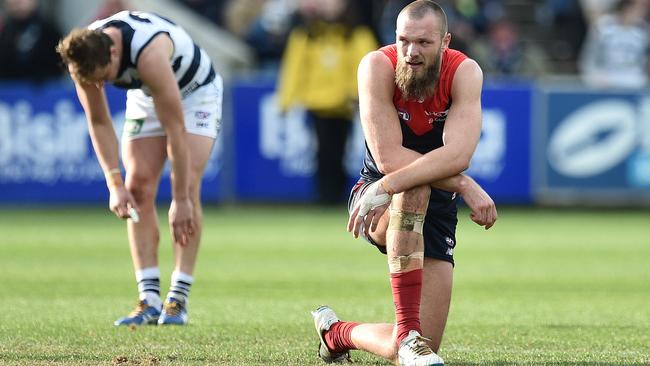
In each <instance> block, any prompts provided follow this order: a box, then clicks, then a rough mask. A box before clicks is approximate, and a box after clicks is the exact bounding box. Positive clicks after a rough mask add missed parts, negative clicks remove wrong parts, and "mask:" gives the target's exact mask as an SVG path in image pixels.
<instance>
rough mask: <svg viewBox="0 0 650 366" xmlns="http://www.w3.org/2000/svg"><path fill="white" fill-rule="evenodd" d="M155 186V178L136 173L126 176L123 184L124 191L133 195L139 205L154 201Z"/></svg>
mask: <svg viewBox="0 0 650 366" xmlns="http://www.w3.org/2000/svg"><path fill="white" fill-rule="evenodd" d="M156 185H157V179H156V178H154V177H148V176H146V175H143V174H138V173H133V174H129V175H127V177H126V182H125V186H126V189H127V190H128V191H129V192H130V193H131V194H132V195H133V198H134V199H135V201H136V202H137V203H138V204H139V205H142V204H144V203H148V202H153V201H154V199H155V198H156V191H157V189H156Z"/></svg>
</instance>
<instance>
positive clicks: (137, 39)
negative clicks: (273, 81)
mask: <svg viewBox="0 0 650 366" xmlns="http://www.w3.org/2000/svg"><path fill="white" fill-rule="evenodd" d="M108 27H115V28H117V29H119V30H120V32H121V33H122V47H123V48H122V50H123V52H122V60H121V61H120V69H119V71H118V73H117V79H116V80H114V81H113V84H114V85H115V86H116V87H119V88H124V89H142V91H143V92H144V93H145V94H147V95H150V94H151V93H150V90H149V89H148V88H147V86H146V85H143V84H142V81H141V80H140V78H139V75H138V70H137V67H136V65H137V64H138V59H139V58H140V54H142V51H143V50H144V49H145V47H147V45H148V44H149V43H150V42H151V41H152V40H153V38H154V37H155V36H157V35H159V34H160V33H166V34H167V35H168V36H169V38H170V39H171V40H172V42H173V44H174V54H173V55H172V56H171V58H170V60H169V62H170V64H171V66H172V70H173V71H174V74H175V76H176V81H177V82H178V89H179V90H180V92H181V96H182V97H183V98H185V97H186V96H188V95H190V94H191V93H192V92H193V91H194V90H196V89H198V88H199V87H200V86H202V85H205V84H208V83H210V82H211V81H212V80H214V78H215V76H216V75H215V71H214V68H213V67H212V62H211V61H210V57H209V56H208V54H207V53H206V52H205V50H203V49H202V48H201V47H199V46H197V45H196V43H194V41H193V40H192V38H191V37H190V36H189V35H188V34H187V32H185V30H184V29H183V28H181V27H180V26H178V25H176V24H175V23H174V22H172V21H171V20H169V19H167V18H164V17H162V16H159V15H156V14H152V13H145V12H136V11H121V12H119V13H117V14H115V15H112V16H110V17H108V18H106V19H101V20H97V21H95V22H93V23H92V24H91V25H90V26H88V28H89V29H105V28H108Z"/></svg>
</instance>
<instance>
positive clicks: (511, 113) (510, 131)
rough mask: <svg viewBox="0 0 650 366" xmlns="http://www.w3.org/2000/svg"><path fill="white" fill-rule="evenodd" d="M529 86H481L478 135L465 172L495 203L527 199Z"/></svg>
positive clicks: (528, 182)
mask: <svg viewBox="0 0 650 366" xmlns="http://www.w3.org/2000/svg"><path fill="white" fill-rule="evenodd" d="M532 95H533V87H532V85H529V84H521V83H517V84H514V83H509V84H505V83H491V84H486V85H485V87H484V88H483V94H482V106H483V125H482V131H481V139H480V141H479V144H478V146H477V147H476V151H475V152H474V156H473V157H472V162H471V165H470V168H469V169H468V171H467V174H469V175H470V176H472V177H473V178H474V179H475V180H476V181H477V182H478V183H479V184H480V185H481V186H482V187H483V189H485V191H486V192H488V193H489V194H490V196H491V197H492V198H493V199H494V201H495V202H496V203H497V204H504V203H508V204H521V203H530V202H531V200H532V197H531V183H530V154H531V133H530V129H531V106H532Z"/></svg>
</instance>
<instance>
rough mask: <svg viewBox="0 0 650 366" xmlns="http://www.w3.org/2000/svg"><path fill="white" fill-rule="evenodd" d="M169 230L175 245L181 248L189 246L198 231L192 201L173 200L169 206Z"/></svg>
mask: <svg viewBox="0 0 650 366" xmlns="http://www.w3.org/2000/svg"><path fill="white" fill-rule="evenodd" d="M169 229H170V230H171V234H172V238H173V239H174V242H175V243H177V244H179V245H180V246H186V245H188V244H189V241H190V237H191V236H194V233H195V231H196V226H195V223H194V206H193V205H192V201H190V200H189V199H180V200H177V199H173V200H172V203H171V205H170V206H169Z"/></svg>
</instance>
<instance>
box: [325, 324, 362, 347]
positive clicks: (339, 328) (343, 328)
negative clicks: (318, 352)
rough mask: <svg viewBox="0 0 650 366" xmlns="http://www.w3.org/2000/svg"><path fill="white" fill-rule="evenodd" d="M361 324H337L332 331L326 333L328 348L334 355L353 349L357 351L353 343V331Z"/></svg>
mask: <svg viewBox="0 0 650 366" xmlns="http://www.w3.org/2000/svg"><path fill="white" fill-rule="evenodd" d="M357 325H359V323H354V322H336V323H334V324H332V326H331V327H330V329H329V330H328V331H327V332H325V344H327V348H329V349H330V351H332V352H334V353H341V352H345V351H348V350H351V349H357V347H356V346H355V345H354V343H352V337H351V336H350V335H351V334H352V329H354V328H355V327H356V326H357Z"/></svg>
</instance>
